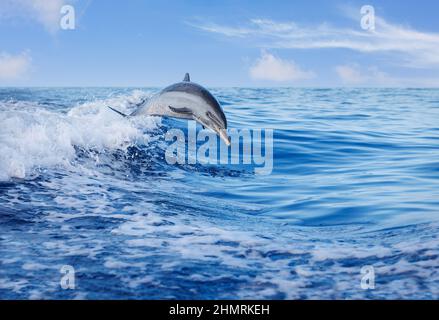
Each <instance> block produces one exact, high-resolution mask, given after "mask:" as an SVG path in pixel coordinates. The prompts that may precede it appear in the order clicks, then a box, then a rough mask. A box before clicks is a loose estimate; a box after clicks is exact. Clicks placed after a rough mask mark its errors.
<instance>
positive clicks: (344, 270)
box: [0, 88, 439, 299]
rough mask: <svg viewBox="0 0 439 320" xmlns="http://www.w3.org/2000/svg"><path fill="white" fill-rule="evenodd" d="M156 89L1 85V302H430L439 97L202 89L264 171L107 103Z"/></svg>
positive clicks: (436, 262)
mask: <svg viewBox="0 0 439 320" xmlns="http://www.w3.org/2000/svg"><path fill="white" fill-rule="evenodd" d="M156 91H157V89H154V88H32V89H25V88H2V89H0V299H29V298H30V299H125V298H128V299H236V298H266V299H311V298H325V299H333V298H335V299H356V298H365V299H390V298H397V299H400V298H411V299H438V298H439V233H438V231H439V90H436V89H355V88H352V89H293V88H227V89H221V88H217V89H212V92H213V93H214V94H215V95H216V96H217V97H218V99H219V100H220V103H221V104H222V105H223V107H224V111H225V113H226V115H227V118H228V122H229V128H238V129H243V128H254V129H257V128H272V129H273V130H274V149H273V151H274V155H273V160H274V166H273V171H272V173H271V174H270V175H258V174H255V173H253V171H252V170H248V169H247V168H245V167H243V166H239V165H238V166H237V165H218V166H215V165H210V166H204V165H170V164H168V163H167V162H166V161H165V156H164V153H165V149H166V146H167V142H166V141H165V139H164V132H166V130H167V129H169V128H171V127H174V126H177V127H178V126H180V127H182V128H184V127H185V126H186V121H180V120H175V121H173V120H169V119H160V118H157V117H140V118H137V119H126V118H123V117H120V116H119V115H118V114H116V113H114V112H112V111H110V110H109V109H108V108H107V106H111V107H113V108H116V109H119V110H121V111H123V112H130V111H132V110H131V108H132V105H133V104H135V103H137V102H139V101H141V100H142V99H143V98H146V97H149V96H150V95H151V94H152V93H154V92H156ZM64 265H71V266H73V267H74V269H75V272H76V278H75V289H74V290H64V289H62V288H61V286H60V279H61V277H62V276H63V274H62V273H61V272H60V269H61V267H62V266H64ZM366 266H371V267H373V270H374V273H375V288H374V289H367V290H365V289H363V288H362V286H361V283H362V277H363V276H364V274H362V268H363V267H366Z"/></svg>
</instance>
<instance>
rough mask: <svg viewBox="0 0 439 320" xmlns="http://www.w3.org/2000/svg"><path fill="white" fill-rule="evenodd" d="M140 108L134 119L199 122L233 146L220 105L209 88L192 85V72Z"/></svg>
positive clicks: (133, 114)
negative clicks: (176, 119)
mask: <svg viewBox="0 0 439 320" xmlns="http://www.w3.org/2000/svg"><path fill="white" fill-rule="evenodd" d="M136 106H137V109H136V110H135V111H134V112H133V113H131V114H130V115H129V116H130V117H132V116H142V115H150V116H162V117H173V118H180V119H190V120H195V121H197V122H198V123H200V124H201V125H202V126H203V128H209V129H211V130H213V131H214V132H215V133H216V134H217V135H218V136H219V137H220V138H221V139H222V140H223V141H224V143H225V144H226V145H230V139H229V136H228V135H227V131H226V130H227V119H226V116H225V114H224V112H223V110H222V108H221V106H220V104H219V103H218V101H217V100H216V99H215V97H214V96H213V95H212V94H211V93H210V92H209V91H208V90H207V89H205V88H204V87H202V86H201V85H199V84H197V83H195V82H192V81H191V80H190V76H189V73H186V75H185V76H184V79H183V81H182V82H178V83H175V84H172V85H170V86H168V87H166V88H164V89H163V90H162V91H160V92H159V93H157V94H155V95H154V96H152V97H151V98H150V99H149V100H147V101H142V102H140V103H138V104H137V105H136ZM109 108H110V109H111V110H113V111H115V112H117V113H119V114H121V115H122V116H127V115H125V114H123V113H121V112H120V111H117V110H115V109H113V108H111V107H109Z"/></svg>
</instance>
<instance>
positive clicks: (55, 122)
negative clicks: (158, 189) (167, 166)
mask: <svg viewBox="0 0 439 320" xmlns="http://www.w3.org/2000/svg"><path fill="white" fill-rule="evenodd" d="M144 96H145V94H144V93H143V92H141V91H134V92H132V93H131V94H129V95H125V96H118V97H112V98H108V99H103V100H95V101H93V102H87V103H83V104H79V105H77V106H74V107H73V108H71V109H70V110H68V111H67V112H59V111H58V112H56V111H51V110H48V109H47V106H44V105H42V104H40V103H35V102H26V101H7V102H0V111H1V112H0V122H1V123H2V126H1V127H0V180H8V179H11V178H28V177H33V176H34V175H35V174H38V172H39V171H41V170H44V169H45V168H48V167H58V166H61V167H64V168H67V169H71V168H72V167H73V166H74V165H75V160H76V158H77V151H76V150H77V149H76V148H77V147H79V148H80V149H81V150H86V151H90V150H93V151H94V152H98V153H99V152H103V151H106V150H124V151H126V150H127V149H128V147H130V146H132V145H136V144H140V145H141V144H148V143H149V141H150V140H151V135H149V134H148V132H150V131H152V130H154V129H155V128H157V127H158V126H159V125H160V118H157V117H136V118H135V119H126V118H123V117H121V116H119V115H118V114H117V113H115V112H113V111H111V110H110V109H109V108H107V106H112V107H115V108H118V109H119V110H121V111H123V112H129V111H130V110H129V108H130V106H131V105H133V104H135V103H136V102H139V101H141V99H142V98H144ZM96 161H98V159H96Z"/></svg>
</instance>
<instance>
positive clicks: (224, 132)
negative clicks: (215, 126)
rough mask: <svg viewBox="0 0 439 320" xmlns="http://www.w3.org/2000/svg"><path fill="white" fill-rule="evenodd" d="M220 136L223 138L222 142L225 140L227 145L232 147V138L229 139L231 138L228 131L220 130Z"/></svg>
mask: <svg viewBox="0 0 439 320" xmlns="http://www.w3.org/2000/svg"><path fill="white" fill-rule="evenodd" d="M218 135H219V137H220V138H221V140H223V141H224V143H225V144H226V145H227V146H230V138H229V136H228V135H227V131H226V129H220V130H219V131H218Z"/></svg>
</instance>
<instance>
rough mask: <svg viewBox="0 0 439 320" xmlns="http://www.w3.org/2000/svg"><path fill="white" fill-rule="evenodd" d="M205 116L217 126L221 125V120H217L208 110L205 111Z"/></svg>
mask: <svg viewBox="0 0 439 320" xmlns="http://www.w3.org/2000/svg"><path fill="white" fill-rule="evenodd" d="M206 116H207V117H208V118H209V119H210V120H212V121H213V122H214V123H215V124H216V125H217V126H218V127H221V121H219V120H218V118H217V117H215V116H214V115H213V114H212V113H211V112H210V111H207V112H206Z"/></svg>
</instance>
